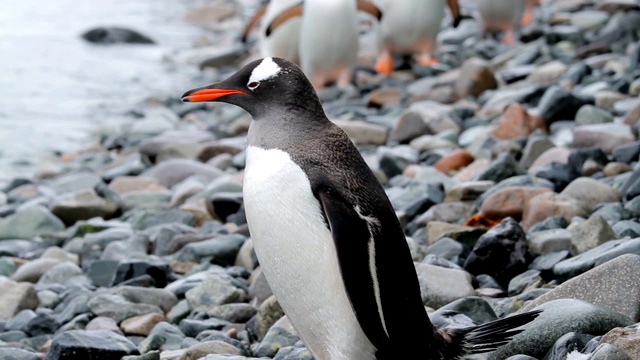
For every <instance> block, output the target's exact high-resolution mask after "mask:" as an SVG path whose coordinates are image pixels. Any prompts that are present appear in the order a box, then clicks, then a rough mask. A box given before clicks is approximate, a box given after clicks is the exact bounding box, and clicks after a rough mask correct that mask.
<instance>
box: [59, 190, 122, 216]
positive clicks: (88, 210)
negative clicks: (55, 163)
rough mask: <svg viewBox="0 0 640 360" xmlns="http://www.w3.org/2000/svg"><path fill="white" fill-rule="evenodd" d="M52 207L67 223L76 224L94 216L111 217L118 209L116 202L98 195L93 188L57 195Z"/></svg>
mask: <svg viewBox="0 0 640 360" xmlns="http://www.w3.org/2000/svg"><path fill="white" fill-rule="evenodd" d="M50 208H51V212H52V213H53V214H54V215H55V216H57V217H58V218H60V219H61V220H62V221H64V222H65V223H66V224H75V222H76V221H78V220H87V219H91V218H94V217H100V218H103V219H109V218H111V217H112V216H113V215H114V214H115V212H116V211H118V205H116V203H115V202H113V201H111V200H109V199H104V198H102V197H100V196H98V194H97V193H96V192H95V190H93V189H83V190H80V191H77V192H74V193H69V194H65V195H62V196H60V197H57V198H56V199H54V200H53V202H52V203H51V207H50Z"/></svg>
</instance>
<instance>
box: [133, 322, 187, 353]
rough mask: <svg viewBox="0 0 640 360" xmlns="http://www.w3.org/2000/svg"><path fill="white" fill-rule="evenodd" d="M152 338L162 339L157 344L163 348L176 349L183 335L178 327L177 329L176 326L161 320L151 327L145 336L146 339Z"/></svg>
mask: <svg viewBox="0 0 640 360" xmlns="http://www.w3.org/2000/svg"><path fill="white" fill-rule="evenodd" d="M153 338H160V339H162V341H161V343H160V344H159V345H160V346H162V349H163V350H176V349H180V348H181V345H182V342H183V340H184V338H185V335H184V334H183V333H182V331H180V329H178V327H177V326H174V325H171V324H169V323H167V322H164V321H163V322H160V323H157V324H156V326H154V327H153V329H152V330H151V332H150V333H149V336H148V337H147V340H149V339H153ZM141 347H142V346H141ZM155 349H157V348H155ZM155 349H153V350H155Z"/></svg>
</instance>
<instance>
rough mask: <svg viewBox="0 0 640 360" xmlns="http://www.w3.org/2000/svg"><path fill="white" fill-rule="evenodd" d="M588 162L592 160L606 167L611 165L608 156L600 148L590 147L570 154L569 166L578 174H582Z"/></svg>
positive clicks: (575, 150)
mask: <svg viewBox="0 0 640 360" xmlns="http://www.w3.org/2000/svg"><path fill="white" fill-rule="evenodd" d="M587 160H592V161H594V162H596V163H597V164H600V165H602V166H605V165H607V164H608V163H609V158H608V157H607V154H605V153H604V151H602V149H600V148H596V147H589V148H581V149H574V150H572V151H571V154H569V165H571V167H572V168H573V171H574V172H575V173H577V174H582V168H583V165H584V163H585V162H586V161H587Z"/></svg>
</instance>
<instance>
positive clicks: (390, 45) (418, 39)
mask: <svg viewBox="0 0 640 360" xmlns="http://www.w3.org/2000/svg"><path fill="white" fill-rule="evenodd" d="M445 1H446V2H447V4H448V5H449V8H450V9H451V15H452V17H453V24H454V26H457V25H458V23H459V22H460V20H461V15H460V8H459V6H458V1H457V0H404V1H398V0H378V2H377V4H378V6H379V7H380V10H381V11H382V13H383V14H384V16H383V18H382V20H381V21H380V30H379V31H380V41H381V43H382V54H381V55H380V57H379V58H378V62H377V63H376V70H377V71H378V72H379V73H381V74H390V73H392V72H393V55H413V54H416V55H417V56H416V61H417V62H418V63H420V64H422V65H425V66H427V65H432V64H434V63H435V62H436V60H435V59H434V58H432V57H431V52H432V51H433V50H435V48H436V46H437V44H438V33H439V32H440V26H441V25H442V19H443V18H444V8H445Z"/></svg>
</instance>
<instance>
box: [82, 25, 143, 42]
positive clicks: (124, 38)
mask: <svg viewBox="0 0 640 360" xmlns="http://www.w3.org/2000/svg"><path fill="white" fill-rule="evenodd" d="M82 38H83V39H85V40H87V41H88V42H91V43H94V44H155V42H154V41H153V40H151V39H150V38H148V37H147V36H145V35H142V34H140V33H139V32H137V31H134V30H129V29H125V28H121V27H114V26H108V27H107V26H101V27H97V28H95V29H91V30H88V31H86V32H85V33H84V34H82Z"/></svg>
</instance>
